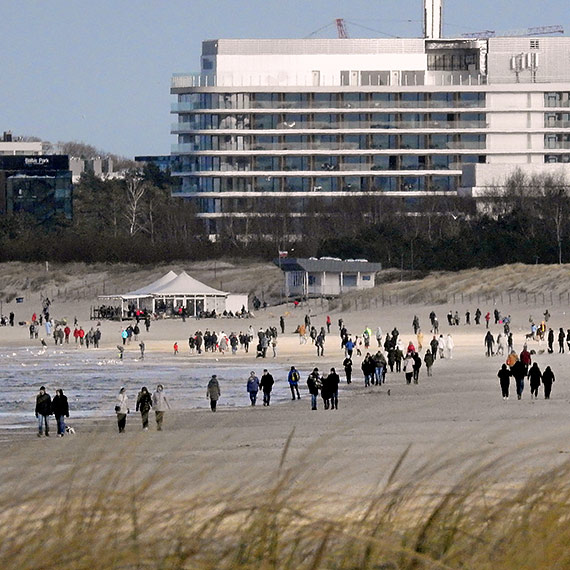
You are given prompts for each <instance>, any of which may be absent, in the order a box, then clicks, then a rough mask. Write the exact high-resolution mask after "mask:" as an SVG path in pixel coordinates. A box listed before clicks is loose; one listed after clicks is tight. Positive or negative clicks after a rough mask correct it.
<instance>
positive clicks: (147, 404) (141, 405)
mask: <svg viewBox="0 0 570 570" xmlns="http://www.w3.org/2000/svg"><path fill="white" fill-rule="evenodd" d="M151 408H152V396H151V395H150V392H149V391H148V390H147V387H146V386H143V387H142V388H141V391H140V392H139V394H138V396H137V406H136V411H137V412H138V411H140V413H141V419H142V427H143V430H144V431H148V413H149V412H150V409H151Z"/></svg>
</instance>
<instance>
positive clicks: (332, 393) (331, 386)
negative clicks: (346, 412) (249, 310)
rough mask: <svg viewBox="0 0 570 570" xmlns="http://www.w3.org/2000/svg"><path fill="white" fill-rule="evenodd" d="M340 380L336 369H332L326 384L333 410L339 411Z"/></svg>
mask: <svg viewBox="0 0 570 570" xmlns="http://www.w3.org/2000/svg"><path fill="white" fill-rule="evenodd" d="M339 383H340V378H339V376H338V374H337V373H336V370H335V369H334V368H331V371H330V374H329V375H328V376H327V377H326V380H325V384H326V387H327V391H328V393H329V398H330V404H331V410H338V385H339Z"/></svg>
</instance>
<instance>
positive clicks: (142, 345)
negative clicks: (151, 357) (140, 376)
mask: <svg viewBox="0 0 570 570" xmlns="http://www.w3.org/2000/svg"><path fill="white" fill-rule="evenodd" d="M145 348H146V346H145V344H144V340H141V341H140V342H139V349H140V351H141V360H144V350H145Z"/></svg>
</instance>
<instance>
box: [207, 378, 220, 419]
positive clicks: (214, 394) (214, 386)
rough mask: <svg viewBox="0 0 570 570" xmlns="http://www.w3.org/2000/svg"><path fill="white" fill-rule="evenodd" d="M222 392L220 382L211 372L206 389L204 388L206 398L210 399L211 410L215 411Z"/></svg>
mask: <svg viewBox="0 0 570 570" xmlns="http://www.w3.org/2000/svg"><path fill="white" fill-rule="evenodd" d="M221 395H222V392H221V390H220V384H219V382H218V377H217V376H216V375H215V374H212V378H210V381H209V382H208V389H207V390H206V398H209V399H210V408H211V409H212V412H215V411H216V405H217V403H218V400H219V399H220V396H221Z"/></svg>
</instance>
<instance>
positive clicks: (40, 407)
mask: <svg viewBox="0 0 570 570" xmlns="http://www.w3.org/2000/svg"><path fill="white" fill-rule="evenodd" d="M51 414H52V409H51V396H50V395H49V394H48V393H47V392H46V388H45V386H41V387H40V391H39V393H38V395H37V396H36V418H37V419H38V437H42V435H43V430H44V427H45V431H46V437H49V421H48V420H49V417H50V416H51Z"/></svg>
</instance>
